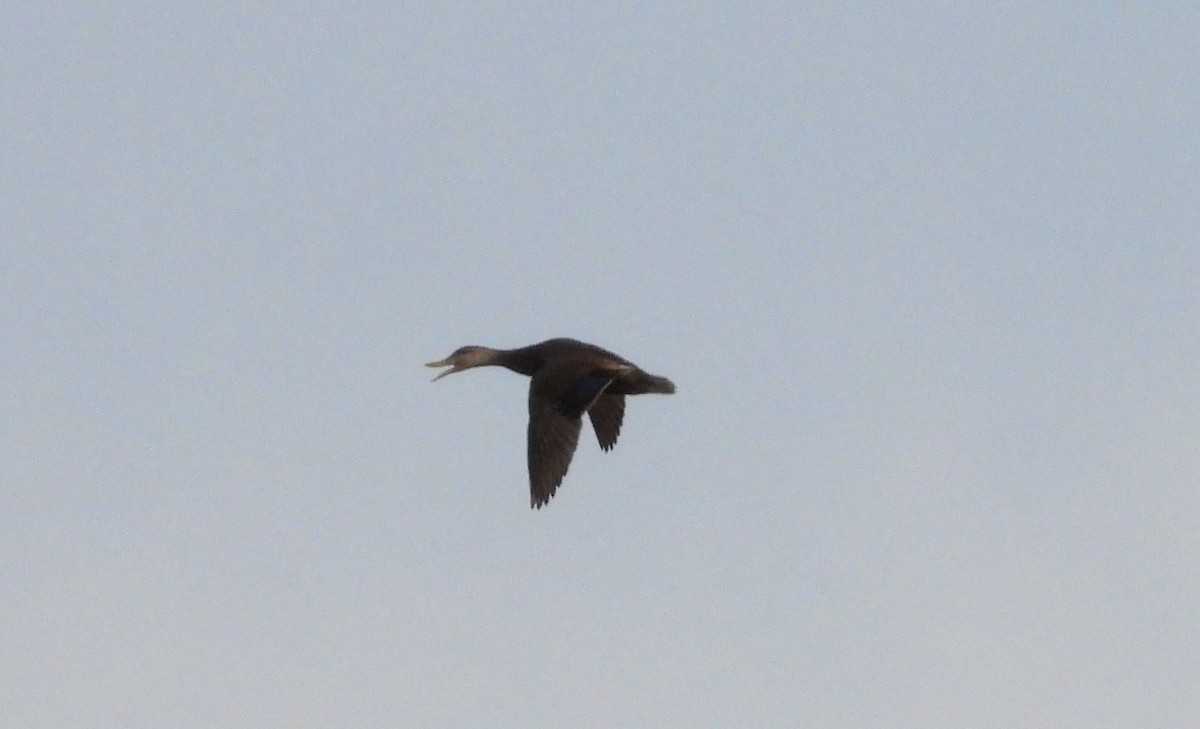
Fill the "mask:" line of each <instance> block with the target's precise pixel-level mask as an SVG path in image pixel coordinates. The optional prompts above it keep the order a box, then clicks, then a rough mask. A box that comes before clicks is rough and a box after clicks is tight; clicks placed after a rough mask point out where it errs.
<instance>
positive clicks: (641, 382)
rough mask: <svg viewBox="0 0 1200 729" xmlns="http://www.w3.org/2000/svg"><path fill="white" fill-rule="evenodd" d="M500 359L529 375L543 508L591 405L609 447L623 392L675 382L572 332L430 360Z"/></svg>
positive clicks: (535, 502) (454, 365)
mask: <svg viewBox="0 0 1200 729" xmlns="http://www.w3.org/2000/svg"><path fill="white" fill-rule="evenodd" d="M485 365H498V366H500V367H507V368H508V369H510V370H512V371H513V372H518V373H520V374H522V375H528V376H529V377H530V378H531V380H530V383H529V443H528V458H529V496H530V504H531V505H532V506H534V507H536V508H539V509H540V508H542V505H543V504H546V503H548V502H549V501H550V497H552V496H554V492H555V491H556V490H557V489H558V486H559V484H561V483H562V480H563V476H565V475H566V474H567V468H568V467H570V465H571V456H573V455H574V454H575V446H576V445H577V444H578V443H579V430H580V427H581V424H582V422H583V414H584V413H585V412H586V413H587V414H588V418H590V419H591V421H592V428H593V429H595V431H596V440H598V441H600V448H601V449H603V450H606V451H607V450H611V449H612V447H613V446H614V445H616V443H617V436H618V435H619V434H620V432H621V421H622V419H623V417H624V415H625V396H626V395H644V394H646V393H652V392H656V393H661V394H664V395H670V394H672V393H674V392H675V385H674V383H672V382H671V381H670V380H668V379H667V378H665V377H659V376H658V375H652V374H650V373H648V372H645V371H643V370H642V369H641V368H640V367H638V366H637V365H635V364H633V363H632V362H630V361H629V360H627V359H624V358H623V357H618V356H617V355H615V354H613V353H612V352H609V351H608V350H606V349H601V348H600V347H597V346H596V345H594V344H587V343H585V342H580V341H577V340H574V339H550V340H547V341H545V342H542V343H541V344H533V345H530V346H528V347H521V348H519V349H491V348H489V347H476V346H468V347H460V348H458V349H456V350H454V353H453V354H451V355H450V356H449V357H447V358H446V359H443V360H439V361H437V362H430V363H429V364H428V365H426V366H427V367H449V368H450V369H448V370H446V371H445V372H443V373H441V374H440V375H438V376H437V377H435V378H433V381H434V382H437V381H438V380H440V379H442V378H443V377H445V376H446V375H450V374H454V373H455V372H462V371H463V370H469V369H471V368H472V367H482V366H485Z"/></svg>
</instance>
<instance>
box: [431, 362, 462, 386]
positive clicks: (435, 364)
mask: <svg viewBox="0 0 1200 729" xmlns="http://www.w3.org/2000/svg"><path fill="white" fill-rule="evenodd" d="M425 366H426V367H449V368H450V369H448V370H446V371H445V372H443V373H441V374H439V375H438V376H437V377H435V378H433V379H432V380H430V381H431V382H437V381H438V380H440V379H442V378H443V377H445V376H446V375H452V374H454V373H455V372H458V371H459V369H458V368H457V367H455V366H454V363H453V362H451V361H450V360H449V359H439V360H438V361H437V362H429V363H426V365H425Z"/></svg>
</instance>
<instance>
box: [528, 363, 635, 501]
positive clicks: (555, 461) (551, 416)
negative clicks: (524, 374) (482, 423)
mask: <svg viewBox="0 0 1200 729" xmlns="http://www.w3.org/2000/svg"><path fill="white" fill-rule="evenodd" d="M612 381H613V378H612V376H611V375H608V374H605V373H599V372H596V371H595V368H594V366H592V365H591V364H589V363H586V362H571V361H566V362H560V363H552V364H550V365H547V366H546V367H543V368H542V369H541V370H539V371H538V372H537V373H536V374H534V376H533V379H532V380H531V381H530V383H529V442H528V459H529V495H530V502H531V504H532V506H534V507H535V508H541V507H542V505H543V504H545V503H546V502H548V501H550V498H551V497H552V496H554V492H555V491H556V490H558V486H559V484H561V483H562V480H563V476H566V475H567V469H568V468H569V467H570V465H571V457H572V456H574V455H575V446H576V445H578V443H579V430H580V427H581V425H582V420H581V419H582V417H583V414H584V412H586V411H587V410H588V409H589V408H591V407H593V406H594V405H595V404H596V402H597V401H598V400H600V399H602V397H603V395H604V391H605V390H606V389H607V388H608V386H609V385H611V384H612ZM617 427H620V418H619V417H618V419H617ZM606 432H607V431H606ZM615 438H616V434H615V432H614V433H613V439H614V440H615ZM610 447H611V446H610Z"/></svg>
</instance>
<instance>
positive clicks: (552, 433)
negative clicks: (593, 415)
mask: <svg viewBox="0 0 1200 729" xmlns="http://www.w3.org/2000/svg"><path fill="white" fill-rule="evenodd" d="M580 423H581V421H580V419H579V418H578V417H569V416H567V415H563V414H562V413H561V412H560V411H559V409H558V407H557V406H556V405H555V404H554V402H553V401H550V400H546V399H544V398H540V397H536V396H535V394H534V392H533V391H532V390H531V391H530V393H529V443H528V449H529V450H528V455H529V499H530V506H533V507H536V508H538V509H540V508H542V505H543V504H545V503H547V502H548V501H550V497H552V496H554V492H555V491H557V490H558V485H559V484H561V483H562V480H563V476H566V475H567V469H568V468H569V467H570V466H571V457H572V456H574V455H575V446H576V445H577V444H578V443H579V428H580Z"/></svg>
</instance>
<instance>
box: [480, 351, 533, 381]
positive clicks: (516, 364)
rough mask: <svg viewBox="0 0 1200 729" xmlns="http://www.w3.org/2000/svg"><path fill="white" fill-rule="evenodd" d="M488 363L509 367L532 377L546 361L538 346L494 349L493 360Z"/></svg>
mask: <svg viewBox="0 0 1200 729" xmlns="http://www.w3.org/2000/svg"><path fill="white" fill-rule="evenodd" d="M488 364H493V365H499V366H500V367H507V368H508V369H510V370H512V371H513V372H517V373H519V374H522V375H526V376H529V377H532V376H533V375H534V373H535V372H537V371H538V370H540V369H541V368H542V365H543V364H544V361H543V360H542V355H541V354H540V353H538V352H537V349H536V347H520V348H518V349H493V350H492V358H491V362H489V363H488Z"/></svg>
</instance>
